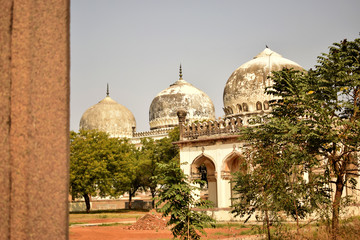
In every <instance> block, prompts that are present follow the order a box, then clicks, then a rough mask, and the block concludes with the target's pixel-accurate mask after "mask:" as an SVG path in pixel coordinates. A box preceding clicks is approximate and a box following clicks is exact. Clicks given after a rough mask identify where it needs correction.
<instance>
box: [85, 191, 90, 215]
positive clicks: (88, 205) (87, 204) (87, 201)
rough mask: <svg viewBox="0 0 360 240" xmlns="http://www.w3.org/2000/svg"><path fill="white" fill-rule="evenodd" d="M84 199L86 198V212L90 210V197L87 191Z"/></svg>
mask: <svg viewBox="0 0 360 240" xmlns="http://www.w3.org/2000/svg"><path fill="white" fill-rule="evenodd" d="M83 196H84V199H85V205H86V212H87V213H88V212H90V197H89V195H88V194H87V193H85V194H84V195H83Z"/></svg>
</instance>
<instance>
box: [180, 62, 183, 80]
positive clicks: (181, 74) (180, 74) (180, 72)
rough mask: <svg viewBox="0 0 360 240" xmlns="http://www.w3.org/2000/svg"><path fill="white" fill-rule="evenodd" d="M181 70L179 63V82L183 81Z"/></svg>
mask: <svg viewBox="0 0 360 240" xmlns="http://www.w3.org/2000/svg"><path fill="white" fill-rule="evenodd" d="M182 76H183V75H182V69H181V63H180V70H179V77H180V78H179V80H183V78H182Z"/></svg>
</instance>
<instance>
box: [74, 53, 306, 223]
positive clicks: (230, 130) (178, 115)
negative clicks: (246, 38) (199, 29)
mask: <svg viewBox="0 0 360 240" xmlns="http://www.w3.org/2000/svg"><path fill="white" fill-rule="evenodd" d="M283 68H293V69H295V70H303V68H302V67H301V66H300V65H299V64H297V63H295V62H293V61H291V60H288V59H286V58H283V57H282V56H281V55H280V54H278V53H276V52H274V51H272V50H270V49H269V48H265V49H264V50H263V51H262V52H261V53H259V54H258V55H256V56H255V57H254V58H253V59H252V60H250V61H248V62H246V63H244V64H243V65H241V66H240V67H239V68H237V69H236V70H235V71H234V72H233V73H232V74H231V76H230V77H229V79H228V81H227V82H226V84H225V87H224V93H223V101H224V108H223V110H224V113H225V115H224V116H223V117H221V118H220V119H219V120H215V110H214V105H213V103H212V101H211V99H210V98H209V97H208V95H206V94H205V93H204V92H203V91H201V90H199V89H197V88H196V87H194V86H193V85H191V84H190V83H188V82H187V81H185V80H184V79H183V78H182V69H181V66H180V78H179V80H177V81H176V82H175V83H173V84H172V85H170V87H168V88H166V89H164V90H163V91H161V92H160V93H159V94H158V95H157V96H156V97H155V98H154V99H153V101H152V103H151V105H150V108H149V124H150V131H147V132H136V121H135V118H134V116H133V114H132V113H131V112H130V111H129V110H128V109H127V108H126V107H124V106H122V105H121V104H119V103H117V102H115V101H114V100H112V99H111V98H110V97H109V93H108V92H107V96H106V97H105V99H103V100H102V101H100V102H99V103H98V104H96V105H94V106H92V107H90V108H89V109H88V110H86V112H85V113H84V114H83V116H82V118H81V121H80V129H99V130H102V131H106V132H108V133H109V134H110V135H111V136H113V137H126V138H129V139H130V141H131V142H132V143H134V144H135V145H136V146H138V147H140V140H141V138H144V137H150V138H153V139H161V138H163V137H166V136H167V134H168V132H169V131H170V130H171V129H173V128H174V127H175V126H179V129H180V140H179V141H178V142H176V143H175V144H177V145H178V146H179V148H180V162H181V163H185V164H183V165H181V168H182V170H183V171H184V172H185V174H187V175H188V176H189V178H191V179H199V178H204V179H207V189H206V190H205V191H202V192H201V193H200V196H201V197H202V198H206V199H209V200H211V201H212V202H213V203H214V205H215V208H214V210H215V211H214V212H213V215H214V216H215V217H216V219H218V220H231V219H232V216H231V215H230V214H229V210H230V206H231V204H232V203H231V198H232V196H233V195H232V194H233V193H232V186H231V176H232V175H231V174H232V173H233V172H236V171H238V170H242V171H247V169H240V166H242V161H243V160H244V159H245V156H244V154H245V147H244V143H243V142H240V141H239V140H238V138H239V135H238V133H239V131H240V128H241V127H249V126H251V125H252V124H254V123H253V121H254V120H253V119H254V117H257V116H263V115H265V114H267V113H269V112H270V111H271V109H270V107H269V101H270V100H272V96H271V95H267V94H265V88H266V87H268V86H271V85H272V82H271V79H270V78H268V76H269V75H270V73H271V72H272V71H280V70H282V69H283Z"/></svg>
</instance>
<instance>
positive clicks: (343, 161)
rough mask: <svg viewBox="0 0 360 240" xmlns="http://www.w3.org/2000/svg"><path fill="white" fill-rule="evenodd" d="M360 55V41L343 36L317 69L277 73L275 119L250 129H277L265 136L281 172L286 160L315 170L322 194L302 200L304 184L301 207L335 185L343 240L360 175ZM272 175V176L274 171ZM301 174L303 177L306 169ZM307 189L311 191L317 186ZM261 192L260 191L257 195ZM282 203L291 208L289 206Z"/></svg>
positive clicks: (272, 90) (335, 224) (334, 230)
mask: <svg viewBox="0 0 360 240" xmlns="http://www.w3.org/2000/svg"><path fill="white" fill-rule="evenodd" d="M359 59H360V39H355V40H354V41H347V40H343V41H341V42H340V43H335V44H334V45H333V46H331V47H330V50H329V53H328V54H323V55H322V56H320V57H318V65H317V66H315V68H314V70H310V71H309V72H298V71H293V70H288V69H285V70H283V71H280V72H274V73H272V80H273V82H274V85H273V86H272V87H271V88H270V89H268V93H269V94H272V95H274V96H275V97H276V98H277V99H278V100H276V101H274V102H273V103H272V107H273V111H272V114H271V116H269V119H267V120H266V121H265V123H264V124H262V125H261V126H259V127H258V128H254V130H249V132H252V131H253V132H256V131H259V133H263V134H265V133H264V131H268V132H269V133H271V134H270V135H268V136H267V137H265V138H263V137H260V140H264V139H266V138H268V139H270V140H269V141H270V142H271V143H274V144H275V145H271V144H269V145H266V146H265V147H264V149H267V150H268V151H271V149H269V148H267V146H269V147H270V148H271V147H273V148H274V154H275V155H274V156H277V157H276V158H275V159H277V162H276V165H277V166H279V169H282V170H280V173H282V174H284V175H286V173H285V171H286V168H284V169H283V168H282V162H281V161H284V162H286V163H287V164H289V166H288V169H289V170H292V169H297V168H298V167H300V166H303V167H304V169H305V172H307V173H308V174H309V183H308V184H310V185H309V186H311V185H313V183H312V182H313V181H314V179H315V180H316V181H315V183H316V182H317V184H316V185H313V188H315V189H316V192H314V193H316V194H315V195H314V196H313V197H311V198H309V199H301V196H302V194H301V193H302V190H301V188H300V192H299V193H300V195H299V196H300V199H301V202H302V204H301V206H303V204H304V203H306V201H310V204H311V205H310V206H316V205H317V203H316V202H313V201H314V200H317V199H321V198H323V196H326V195H327V194H326V192H327V190H326V186H334V188H335V192H334V197H333V199H332V200H331V199H328V202H329V201H330V200H331V201H332V203H331V209H332V235H333V239H336V238H337V233H338V228H339V211H340V208H341V202H342V194H343V190H344V188H345V187H352V188H354V187H355V186H356V180H355V176H358V175H357V173H358V159H357V157H356V154H357V152H358V151H359V147H360V146H359V142H360V141H359V140H360V139H359V138H360V123H359V101H360V99H359V97H360V89H359V84H360V64H359ZM268 128H270V131H269V129H268ZM245 136H248V137H249V140H251V141H253V140H254V139H255V140H257V135H256V134H254V137H251V136H250V135H249V134H246V133H245ZM260 136H261V135H260ZM260 146H261V145H260ZM279 147H280V148H279ZM254 149H255V156H256V154H259V155H260V158H263V159H264V161H266V159H267V160H268V161H270V160H271V161H272V160H273V159H274V158H272V157H267V156H266V154H268V153H267V152H265V153H262V151H259V149H257V148H254ZM294 153H295V155H294V156H296V155H299V156H296V157H295V158H292V157H291V156H292V154H294ZM289 157H290V158H289ZM291 159H292V160H295V161H292V160H291ZM256 164H258V163H257V162H255V165H254V168H255V169H256V166H257V165H256ZM260 166H261V164H260ZM266 167H268V166H266V165H264V167H263V169H264V170H267V169H266ZM270 169H271V168H270ZM319 169H322V171H320V170H319ZM274 170H276V169H274ZM255 173H256V171H255ZM250 174H251V173H250ZM269 174H270V175H269V176H272V175H271V174H272V173H269ZM292 174H293V173H292ZM298 174H300V175H301V174H302V172H299V173H298ZM269 176H268V177H269ZM284 179H285V178H284ZM240 180H241V179H240ZM294 183H295V185H294V186H298V184H297V181H295V182H294ZM299 183H301V182H299ZM261 184H264V181H263V182H262V183H260V185H261ZM274 184H276V182H275V183H274ZM264 186H265V185H264ZM266 186H268V185H266ZM318 188H320V189H319V191H318V190H317V189H318ZM283 189H284V190H288V189H291V188H283ZM296 189H297V188H296ZM292 191H293V190H292ZM306 191H311V188H307V190H306ZM306 191H305V192H306ZM259 193H260V192H259V191H258V192H257V193H255V197H257V196H258V194H259ZM317 193H319V194H317ZM266 196H268V195H266ZM296 199H298V197H296ZM270 203H271V202H270ZM280 206H281V205H280ZM282 206H283V207H284V208H287V205H285V204H284V205H282ZM294 206H295V205H294ZM283 210H285V211H286V209H283Z"/></svg>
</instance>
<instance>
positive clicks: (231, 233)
mask: <svg viewBox="0 0 360 240" xmlns="http://www.w3.org/2000/svg"><path fill="white" fill-rule="evenodd" d="M243 230H246V229H236V230H235V229H225V228H217V229H206V232H207V235H208V236H207V237H206V238H205V237H204V238H202V239H249V236H245V235H240V232H242V231H243ZM118 239H143V240H144V239H145V240H147V239H172V234H171V232H170V230H128V229H127V226H121V225H120V226H93V227H78V226H74V227H71V228H70V240H118Z"/></svg>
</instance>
